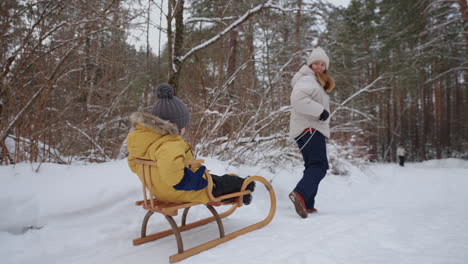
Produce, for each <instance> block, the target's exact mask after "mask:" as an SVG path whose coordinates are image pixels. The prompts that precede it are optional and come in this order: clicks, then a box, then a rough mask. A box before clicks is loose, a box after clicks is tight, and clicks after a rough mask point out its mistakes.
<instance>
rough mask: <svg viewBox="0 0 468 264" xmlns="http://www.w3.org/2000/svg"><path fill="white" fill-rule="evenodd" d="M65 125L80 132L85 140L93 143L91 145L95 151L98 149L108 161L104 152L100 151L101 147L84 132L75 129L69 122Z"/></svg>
mask: <svg viewBox="0 0 468 264" xmlns="http://www.w3.org/2000/svg"><path fill="white" fill-rule="evenodd" d="M66 124H67V126H69V127H71V128H73V129H75V130H76V131H78V132H80V133H81V134H82V135H83V136H85V137H86V138H87V139H89V141H91V143H93V145H94V146H96V148H97V149H99V151H100V152H101V153H102V155H103V156H104V157H105V158H106V160H110V158H109V156H107V155H106V152H105V151H104V149H102V147H101V146H99V144H98V143H97V142H96V141H94V139H92V138H91V137H90V136H89V135H88V134H86V132H84V131H83V130H81V129H79V128H77V127H75V126H74V125H72V124H70V122H68V121H66Z"/></svg>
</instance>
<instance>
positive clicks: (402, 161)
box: [396, 144, 406, 167]
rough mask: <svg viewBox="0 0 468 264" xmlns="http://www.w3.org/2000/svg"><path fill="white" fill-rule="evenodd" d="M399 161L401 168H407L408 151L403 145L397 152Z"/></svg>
mask: <svg viewBox="0 0 468 264" xmlns="http://www.w3.org/2000/svg"><path fill="white" fill-rule="evenodd" d="M396 153H397V156H398V159H399V160H400V166H402V167H404V166H405V154H406V150H405V148H403V145H401V144H400V145H399V146H398V148H397V150H396Z"/></svg>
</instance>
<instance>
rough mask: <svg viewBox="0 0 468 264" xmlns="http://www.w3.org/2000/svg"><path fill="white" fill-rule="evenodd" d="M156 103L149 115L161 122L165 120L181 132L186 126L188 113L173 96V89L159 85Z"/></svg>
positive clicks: (185, 107) (165, 84)
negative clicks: (159, 119)
mask: <svg viewBox="0 0 468 264" xmlns="http://www.w3.org/2000/svg"><path fill="white" fill-rule="evenodd" d="M156 95H157V97H158V101H157V102H156V104H155V105H154V106H153V110H152V111H151V113H152V114H153V115H155V116H157V117H159V118H161V119H163V120H167V121H169V122H171V123H173V124H175V125H177V128H178V129H179V130H181V129H182V128H184V127H187V126H188V123H189V122H190V113H189V111H188V109H187V106H186V105H185V104H184V103H182V101H181V100H180V99H179V98H178V97H177V96H174V88H172V86H170V85H169V84H167V83H163V84H160V85H159V86H158V88H157V89H156Z"/></svg>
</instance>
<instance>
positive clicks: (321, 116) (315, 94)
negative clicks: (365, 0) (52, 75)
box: [289, 47, 335, 218]
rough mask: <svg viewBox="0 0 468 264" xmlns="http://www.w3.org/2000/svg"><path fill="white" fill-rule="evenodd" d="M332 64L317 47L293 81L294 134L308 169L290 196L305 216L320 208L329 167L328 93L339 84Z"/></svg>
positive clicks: (303, 216)
mask: <svg viewBox="0 0 468 264" xmlns="http://www.w3.org/2000/svg"><path fill="white" fill-rule="evenodd" d="M329 64H330V59H329V58H328V56H327V54H326V53H325V51H324V50H323V49H322V48H320V47H317V48H316V49H314V50H313V51H312V52H311V54H310V55H309V57H308V58H307V64H306V65H303V66H302V67H301V68H300V69H299V71H298V72H297V73H296V74H295V75H294V77H293V79H292V81H291V85H292V87H293V91H292V93H291V106H292V109H291V120H290V135H291V137H292V138H294V139H295V140H296V142H297V144H298V146H299V149H300V151H301V153H302V157H303V158H304V167H305V170H304V174H303V176H302V179H301V180H300V181H299V182H298V183H297V186H296V188H295V189H294V191H292V192H291V193H290V194H289V198H290V199H291V201H292V202H293V204H294V207H295V208H296V212H297V214H298V215H299V216H301V217H302V218H307V215H308V213H313V212H316V211H317V209H315V196H316V195H317V190H318V186H319V183H320V181H321V180H322V179H323V177H325V174H326V173H327V170H328V159H327V149H326V144H325V138H328V137H330V127H329V120H328V117H329V115H330V114H329V113H330V108H329V96H328V94H327V93H329V92H330V91H331V90H332V89H333V88H334V87H335V84H334V81H333V79H332V78H331V77H330V76H329V75H328V74H327V70H328V67H329Z"/></svg>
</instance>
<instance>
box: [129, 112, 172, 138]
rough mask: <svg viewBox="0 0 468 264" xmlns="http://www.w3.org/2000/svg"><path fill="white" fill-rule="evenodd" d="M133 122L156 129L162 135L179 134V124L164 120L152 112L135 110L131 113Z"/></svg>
mask: <svg viewBox="0 0 468 264" xmlns="http://www.w3.org/2000/svg"><path fill="white" fill-rule="evenodd" d="M130 121H131V122H132V124H140V125H142V126H144V127H146V128H149V129H151V130H154V131H156V132H158V133H159V134H161V135H163V136H164V135H178V134H179V130H178V129H177V126H176V125H175V124H173V123H171V122H169V121H166V120H162V119H161V118H159V117H157V116H154V115H152V114H148V113H143V112H134V113H132V114H131V115H130Z"/></svg>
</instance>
